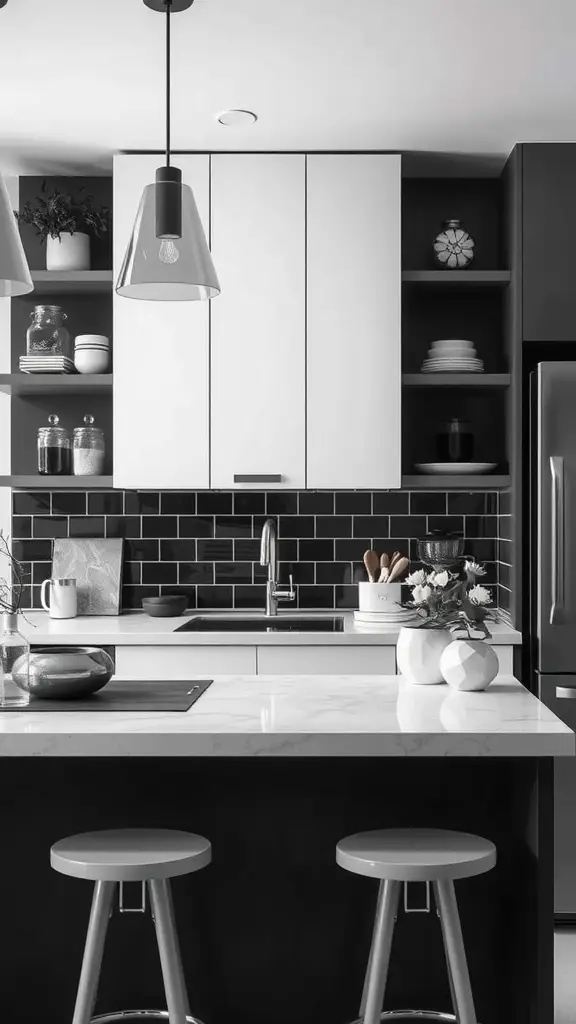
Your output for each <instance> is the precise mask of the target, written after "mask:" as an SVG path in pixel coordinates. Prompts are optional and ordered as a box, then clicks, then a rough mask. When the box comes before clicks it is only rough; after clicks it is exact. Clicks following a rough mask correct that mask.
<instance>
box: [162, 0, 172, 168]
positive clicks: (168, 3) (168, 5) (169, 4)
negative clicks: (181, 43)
mask: <svg viewBox="0 0 576 1024" xmlns="http://www.w3.org/2000/svg"><path fill="white" fill-rule="evenodd" d="M164 3H165V4H166V167H170V11H171V7H172V0H164Z"/></svg>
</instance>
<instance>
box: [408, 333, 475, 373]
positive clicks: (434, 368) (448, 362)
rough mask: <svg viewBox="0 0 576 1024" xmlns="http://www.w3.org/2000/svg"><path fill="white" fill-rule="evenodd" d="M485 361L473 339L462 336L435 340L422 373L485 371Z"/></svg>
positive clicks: (423, 365)
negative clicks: (465, 338) (462, 337)
mask: <svg viewBox="0 0 576 1024" xmlns="http://www.w3.org/2000/svg"><path fill="white" fill-rule="evenodd" d="M483 372H484V363H483V362H482V360H481V359H478V357H477V355H476V349H475V348H474V345H473V343H472V342H471V341H465V340H464V339H460V338H453V339H450V338H448V339H445V340H441V341H433V342H432V344H431V346H430V349H429V352H428V355H427V357H426V359H425V360H424V362H423V363H422V373H483Z"/></svg>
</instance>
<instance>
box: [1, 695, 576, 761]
mask: <svg viewBox="0 0 576 1024" xmlns="http://www.w3.org/2000/svg"><path fill="white" fill-rule="evenodd" d="M110 685H113V683H111V684H110ZM574 752H575V737H574V733H573V732H572V731H571V730H570V729H569V728H568V727H567V726H566V725H564V724H563V723H562V722H561V721H560V720H559V719H558V718H557V717H556V716H555V715H554V714H553V712H551V711H550V710H549V709H548V708H546V707H545V706H544V705H543V704H541V702H540V701H539V700H538V699H537V698H536V697H535V696H533V695H532V694H531V693H529V692H528V691H527V690H526V689H525V688H524V687H523V686H522V685H521V684H520V683H519V682H518V681H517V680H515V679H514V678H513V677H512V676H504V677H502V678H500V679H499V680H497V681H496V682H495V683H493V685H492V686H491V687H490V689H489V690H487V691H485V692H481V693H462V692H459V691H455V690H452V689H450V687H448V686H446V685H440V686H414V685H411V684H409V683H407V682H406V681H405V680H404V679H402V677H400V676H384V675H379V676H344V675H341V676H334V675H323V676H305V675H285V676H282V675H275V676H219V677H216V678H215V680H214V682H213V684H212V686H211V687H210V688H209V690H208V691H207V692H206V694H204V695H203V696H202V698H201V699H200V700H199V701H198V702H197V703H196V704H195V705H194V707H193V708H191V709H190V711H188V712H185V713H182V712H163V713H158V712H154V713H148V712H133V713H125V712H111V713H108V712H86V711H82V710H78V711H77V712H60V713H58V712H48V713H42V712H38V713H33V712H31V711H27V712H4V713H1V712H0V756H45V757H51V756H53V757H58V756H75V757H81V756H90V757H94V756H104V757H115V756H128V757H130V756H133V757H136V756H147V757H151V756H156V757H186V756H190V757H194V756H200V757H204V756H209V757H215V756H216V757H217V756H223V757H226V756H236V757H237V756H248V757H251V756H280V757H295V756H296V757H298V756H299V757H368V756H370V757H554V756H570V755H573V754H574Z"/></svg>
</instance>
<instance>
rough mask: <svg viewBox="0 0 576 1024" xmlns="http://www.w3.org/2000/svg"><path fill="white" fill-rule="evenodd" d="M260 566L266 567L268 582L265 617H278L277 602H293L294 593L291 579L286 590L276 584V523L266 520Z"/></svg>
mask: <svg viewBox="0 0 576 1024" xmlns="http://www.w3.org/2000/svg"><path fill="white" fill-rule="evenodd" d="M260 565H267V566H268V582H267V584H266V615H278V601H295V600H296V592H295V590H294V587H293V585H292V577H291V576H290V577H289V580H290V583H289V586H288V589H287V590H281V589H280V586H281V585H280V583H278V579H277V576H278V542H277V536H276V523H275V522H274V520H273V519H267V520H266V522H265V523H264V526H263V527H262V542H261V545H260Z"/></svg>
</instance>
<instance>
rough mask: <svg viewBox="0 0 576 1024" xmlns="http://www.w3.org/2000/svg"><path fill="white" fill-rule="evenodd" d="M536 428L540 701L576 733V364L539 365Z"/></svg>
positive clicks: (574, 783) (573, 782)
mask: <svg viewBox="0 0 576 1024" xmlns="http://www.w3.org/2000/svg"><path fill="white" fill-rule="evenodd" d="M532 385H533V403H532V421H531V447H532V453H533V456H534V454H535V455H536V458H535V459H534V457H533V462H532V466H533V469H534V470H535V480H534V484H535V487H534V489H533V497H534V500H535V504H536V516H532V517H531V520H532V530H533V537H532V545H531V547H532V556H533V559H534V570H535V571H533V572H532V573H531V576H532V579H533V581H534V582H535V584H536V586H535V590H534V591H533V594H532V598H533V600H532V609H533V617H532V621H533V624H534V627H535V628H534V634H535V635H534V640H533V645H532V647H533V663H534V669H535V672H536V674H537V686H538V694H539V696H540V698H541V700H542V701H543V702H544V703H545V704H546V705H547V706H548V707H549V708H551V709H552V710H553V711H554V712H555V714H557V715H558V717H559V718H561V719H562V720H563V721H564V722H566V724H567V725H569V726H570V728H571V729H574V730H575V731H576V362H553V363H552V362H550V363H539V364H538V368H537V370H536V371H535V372H534V374H533V380H532ZM554 803H555V815H554V819H555V824H554V838H555V907H554V909H555V913H556V914H557V915H558V916H559V917H566V918H573V919H574V921H575V922H576V758H570V757H566V758H562V757H561V758H558V759H557V760H556V763H555V766H554Z"/></svg>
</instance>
